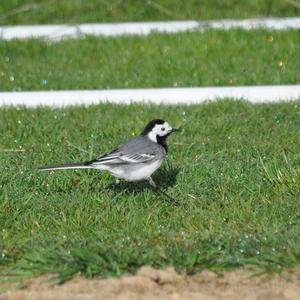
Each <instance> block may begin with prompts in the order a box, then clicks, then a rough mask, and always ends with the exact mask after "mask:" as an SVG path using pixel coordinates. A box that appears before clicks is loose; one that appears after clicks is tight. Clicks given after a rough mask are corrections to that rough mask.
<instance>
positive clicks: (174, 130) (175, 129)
mask: <svg viewBox="0 0 300 300" xmlns="http://www.w3.org/2000/svg"><path fill="white" fill-rule="evenodd" d="M176 131H180V128H172V131H171V132H176Z"/></svg>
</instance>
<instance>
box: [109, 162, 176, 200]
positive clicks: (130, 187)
mask: <svg viewBox="0 0 300 300" xmlns="http://www.w3.org/2000/svg"><path fill="white" fill-rule="evenodd" d="M178 173H179V168H178V167H174V166H171V165H168V166H167V167H163V168H162V169H160V170H159V171H158V172H157V173H155V174H154V175H153V176H152V178H153V180H154V182H155V183H156V185H157V186H158V188H159V190H162V191H163V190H166V189H167V188H168V187H172V186H174V185H175V184H176V177H177V175H178ZM107 188H108V189H111V190H113V191H115V192H116V193H118V192H120V191H123V192H126V193H128V194H131V193H133V192H140V193H141V192H144V191H145V190H149V188H151V186H150V184H149V182H148V181H146V180H144V181H139V182H126V181H123V180H121V181H120V182H119V183H116V182H114V183H110V184H108V187H107Z"/></svg>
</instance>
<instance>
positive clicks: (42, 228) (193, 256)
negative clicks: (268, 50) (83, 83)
mask: <svg viewBox="0 0 300 300" xmlns="http://www.w3.org/2000/svg"><path fill="white" fill-rule="evenodd" d="M299 116H300V102H297V103H281V104H272V105H270V104H268V105H267V104H266V105H257V106H253V105H250V104H247V103H242V102H235V101H227V102H226V101H221V102H218V103H210V104H205V105H200V106H189V107H188V106H172V107H165V106H148V105H130V106H116V105H112V104H105V105H104V104H103V105H99V106H92V107H90V108H84V107H71V108H66V109H61V110H58V109H53V110H51V109H46V108H39V109H36V110H30V109H25V108H22V107H20V108H0V166H1V168H0V228H1V231H0V254H1V255H0V272H1V274H2V277H0V278H1V280H2V281H4V280H11V279H15V278H16V277H15V276H32V275H37V274H41V273H44V272H58V273H59V274H60V279H61V280H67V279H69V278H71V277H72V276H73V275H74V274H76V273H81V274H83V275H85V276H87V277H93V276H98V275H101V276H108V275H113V276H117V275H120V274H123V273H128V272H129V273H133V272H135V270H136V269H137V268H139V267H140V266H142V265H152V266H154V267H158V268H162V267H164V266H167V265H174V266H175V267H176V269H177V270H179V271H181V272H187V273H188V274H192V273H195V272H197V271H199V270H202V269H203V268H210V269H213V270H225V269H229V268H235V267H239V266H244V265H252V266H254V267H255V268H256V269H259V270H263V271H276V272H280V271H281V270H285V269H289V268H293V267H296V266H299V264H300V252H299V245H300V239H299V237H300V209H299V197H300V188H299V180H300V167H299V162H300V144H299V125H300V121H299V120H300V118H299ZM156 117H162V118H164V119H166V120H168V121H169V122H170V123H171V124H172V125H173V126H182V128H183V131H182V132H181V133H180V134H177V135H175V134H174V135H173V136H171V137H170V138H169V148H170V149H169V150H170V152H169V157H168V161H167V162H166V163H165V165H164V167H163V169H162V170H160V171H159V172H158V173H157V174H156V176H155V180H156V181H157V182H158V183H159V185H160V186H161V187H162V189H164V191H165V192H167V193H168V194H169V195H171V196H172V197H174V198H176V199H177V200H178V201H179V202H180V205H179V206H177V205H174V204H173V203H172V202H170V201H167V199H165V198H164V197H162V196H159V195H156V194H154V193H153V192H152V191H151V190H150V189H148V186H147V185H146V184H143V183H140V184H129V183H128V184H127V183H125V182H123V183H121V185H120V186H116V185H115V183H114V179H113V178H112V177H111V176H110V175H108V174H106V173H103V174H99V173H98V172H97V171H93V170H90V171H89V170H78V171H77V172H76V171H71V170H70V171H59V172H55V173H54V172H53V173H51V172H49V173H41V172H38V171H37V166H39V165H43V164H49V163H63V162H73V161H78V160H79V161H80V160H87V159H90V158H92V157H95V156H96V155H99V154H100V153H104V152H106V151H109V150H111V149H112V148H114V147H116V146H117V145H119V144H120V143H123V142H125V141H126V140H128V139H129V138H130V137H131V136H132V135H134V134H136V133H138V132H139V131H141V130H142V129H143V126H144V125H145V122H146V121H148V120H150V119H152V118H156ZM16 150H18V151H19V152H18V151H16ZM21 150H22V151H21Z"/></svg>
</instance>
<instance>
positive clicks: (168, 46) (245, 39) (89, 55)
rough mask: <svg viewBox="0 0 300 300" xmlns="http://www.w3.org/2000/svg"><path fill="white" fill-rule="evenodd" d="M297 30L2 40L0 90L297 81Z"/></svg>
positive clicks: (299, 39) (299, 40)
mask: <svg viewBox="0 0 300 300" xmlns="http://www.w3.org/2000/svg"><path fill="white" fill-rule="evenodd" d="M299 53H300V36H299V34H298V32H297V31H287V32H272V33H270V32H268V31H264V30H256V31H251V32H244V31H242V30H232V31H209V32H205V33H196V32H194V33H184V34H178V35H159V34H152V35H150V36H148V37H147V38H145V37H122V38H120V37H119V38H92V37H87V38H84V39H79V40H66V41H61V42H58V43H55V44H48V43H46V42H42V41H39V40H29V41H11V42H6V41H1V42H0V57H1V60H0V70H1V71H0V78H1V85H0V90H2V91H18V90H49V89H54V90H62V89H63V90H66V89H109V88H151V87H171V86H174V87H176V86H178V87H184V86H186V87H189V86H190V87H191V86H227V85H271V84H274V85H276V84H297V83H299V82H300V78H299V72H298V70H299V69H300V60H299Z"/></svg>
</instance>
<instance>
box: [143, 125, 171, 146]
mask: <svg viewBox="0 0 300 300" xmlns="http://www.w3.org/2000/svg"><path fill="white" fill-rule="evenodd" d="M171 131H172V127H171V126H170V125H169V123H168V122H165V123H163V124H156V125H155V126H154V127H153V128H152V130H151V131H150V132H149V133H148V137H149V139H150V140H151V141H153V142H155V143H157V136H165V135H168V134H169V133H170V132H171Z"/></svg>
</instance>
